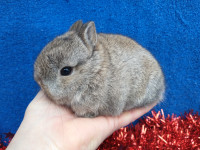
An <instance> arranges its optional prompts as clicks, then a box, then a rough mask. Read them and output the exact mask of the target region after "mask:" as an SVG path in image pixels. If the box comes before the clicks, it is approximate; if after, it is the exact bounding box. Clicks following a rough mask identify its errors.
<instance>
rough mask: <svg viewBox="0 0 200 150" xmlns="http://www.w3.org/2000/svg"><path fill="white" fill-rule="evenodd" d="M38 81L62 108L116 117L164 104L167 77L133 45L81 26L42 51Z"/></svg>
mask: <svg viewBox="0 0 200 150" xmlns="http://www.w3.org/2000/svg"><path fill="white" fill-rule="evenodd" d="M34 78H35V80H36V82H37V83H38V84H39V85H40V87H41V89H42V90H43V91H44V92H45V94H46V95H47V96H48V97H49V99H50V100H52V101H53V102H55V103H56V104H59V105H63V106H65V107H67V108H71V109H72V111H73V112H74V113H75V114H76V115H77V116H80V117H96V116H99V115H111V116H116V115H119V114H121V113H122V112H123V111H127V110H130V109H133V108H137V107H144V106H146V105H149V104H152V103H154V102H159V101H161V100H162V99H163V95H164V91H165V81H164V75H163V73H162V70H161V67H160V65H159V64H158V62H157V61H156V60H155V58H154V57H153V56H152V55H151V54H150V52H148V51H147V50H146V49H144V48H143V47H142V46H140V45H139V44H138V43H136V42H135V41H133V40H132V39H130V38H128V37H125V36H122V35H115V34H103V33H101V34H97V33H96V28H95V24H94V22H92V21H91V22H88V23H85V24H83V23H82V21H77V22H75V23H74V24H73V25H72V26H71V28H70V29H69V31H68V32H67V33H65V34H63V35H61V36H58V37H56V38H55V39H54V40H53V41H51V42H50V43H49V44H47V46H46V47H45V48H44V49H43V50H42V52H41V53H40V55H39V56H38V58H37V60H36V62H35V64H34Z"/></svg>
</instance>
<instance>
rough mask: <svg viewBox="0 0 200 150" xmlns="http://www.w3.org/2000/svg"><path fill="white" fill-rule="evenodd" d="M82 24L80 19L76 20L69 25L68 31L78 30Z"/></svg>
mask: <svg viewBox="0 0 200 150" xmlns="http://www.w3.org/2000/svg"><path fill="white" fill-rule="evenodd" d="M82 25H83V22H82V20H78V21H76V22H75V23H74V24H73V25H72V26H71V27H70V29H69V30H70V31H76V32H79V31H80V29H81V27H82Z"/></svg>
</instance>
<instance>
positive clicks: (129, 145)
mask: <svg viewBox="0 0 200 150" xmlns="http://www.w3.org/2000/svg"><path fill="white" fill-rule="evenodd" d="M5 135H6V137H5V138H7V139H8V140H7V141H6V140H4V141H2V138H1V137H0V150H5V149H6V145H7V144H8V143H9V142H10V140H11V139H12V137H13V134H12V133H10V132H9V133H6V134H5ZM149 149H167V150H174V149H179V150H200V116H199V114H198V112H197V113H196V114H194V113H193V112H189V113H185V116H179V117H176V116H175V115H174V114H173V115H172V116H170V115H168V116H167V118H165V115H164V112H163V110H161V111H159V112H158V113H156V112H155V111H152V116H146V117H145V118H144V119H142V120H140V122H139V123H137V124H136V125H135V126H133V125H132V126H128V127H124V128H121V129H119V130H118V131H115V132H114V133H113V134H112V135H111V136H110V137H108V138H107V139H106V140H105V141H104V142H103V143H102V144H101V145H100V146H99V148H98V150H149Z"/></svg>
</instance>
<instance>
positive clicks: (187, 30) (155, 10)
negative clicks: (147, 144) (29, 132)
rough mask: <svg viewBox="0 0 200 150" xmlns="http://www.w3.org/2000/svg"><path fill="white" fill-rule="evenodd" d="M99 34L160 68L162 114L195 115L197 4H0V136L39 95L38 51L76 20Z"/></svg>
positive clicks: (123, 0)
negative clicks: (143, 51) (138, 49)
mask: <svg viewBox="0 0 200 150" xmlns="http://www.w3.org/2000/svg"><path fill="white" fill-rule="evenodd" d="M79 19H82V20H83V21H84V22H87V21H89V20H93V21H95V23H96V28H97V31H98V32H106V33H118V34H123V35H126V36H129V37H131V38H133V39H135V40H136V41H137V42H139V43H140V44H141V45H142V46H144V47H145V48H147V49H148V50H149V51H150V52H151V53H152V54H153V55H154V56H155V57H156V58H157V60H158V61H159V62H160V64H161V66H162V68H163V71H164V74H165V77H166V83H167V91H166V96H165V101H164V102H163V103H161V104H159V105H157V106H156V108H155V109H156V110H157V111H158V110H160V109H161V108H163V109H164V112H165V114H168V113H169V114H172V113H175V114H177V115H180V113H181V112H182V113H183V112H184V111H188V110H189V109H194V110H195V111H199V110H200V79H199V78H200V70H199V68H200V38H199V37H200V1H199V0H193V1H192V2H191V1H185V0H182V1H180V0H173V1H170V0H148V1H141V0H110V1H109V0H101V1H98V0H87V1H84V0H83V1H78V0H56V1H55V0H31V1H25V0H24V1H23V0H21V1H14V0H1V1H0V96H1V97H0V106H1V107H0V133H3V132H9V131H11V132H13V133H15V132H16V130H17V128H18V126H19V125H20V122H21V120H22V119H23V115H24V112H25V109H26V107H27V105H28V104H29V102H30V101H31V100H32V99H33V98H34V96H35V95H36V93H37V92H38V91H39V86H38V85H37V84H36V83H35V81H34V79H33V64H34V61H35V59H36V57H37V55H38V54H39V52H40V51H41V49H42V48H43V47H44V46H45V45H46V44H47V43H48V42H49V41H51V40H52V39H53V38H54V37H56V36H57V35H60V34H62V33H64V32H66V31H67V30H68V29H69V27H70V25H72V23H74V22H75V21H76V20H79Z"/></svg>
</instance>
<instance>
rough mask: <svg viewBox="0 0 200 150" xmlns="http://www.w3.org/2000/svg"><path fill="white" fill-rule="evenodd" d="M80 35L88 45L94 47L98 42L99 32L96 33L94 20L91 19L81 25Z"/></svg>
mask: <svg viewBox="0 0 200 150" xmlns="http://www.w3.org/2000/svg"><path fill="white" fill-rule="evenodd" d="M79 36H80V37H81V39H82V40H83V42H84V43H85V44H86V46H87V47H88V48H91V49H92V48H93V47H94V46H95V45H96V43H97V33H96V28H95V24H94V22H93V21H90V22H88V23H86V24H84V25H83V26H82V27H81V30H80V32H79Z"/></svg>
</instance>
